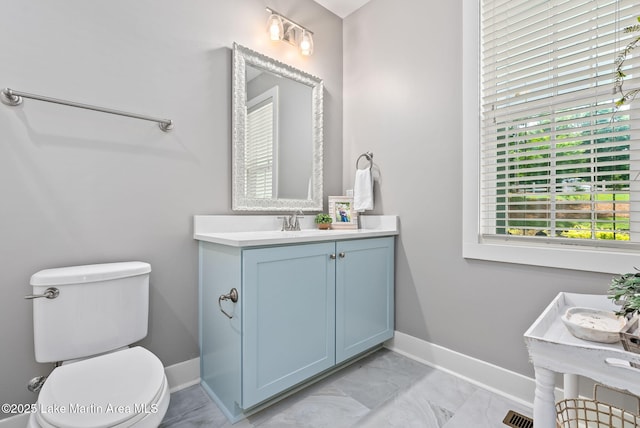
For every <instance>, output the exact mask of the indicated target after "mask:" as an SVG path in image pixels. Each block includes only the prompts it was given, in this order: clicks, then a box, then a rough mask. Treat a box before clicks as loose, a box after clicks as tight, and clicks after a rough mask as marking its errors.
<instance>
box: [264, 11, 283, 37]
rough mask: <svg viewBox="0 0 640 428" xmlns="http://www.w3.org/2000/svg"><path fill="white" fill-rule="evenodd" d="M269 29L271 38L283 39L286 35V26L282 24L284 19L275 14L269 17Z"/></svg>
mask: <svg viewBox="0 0 640 428" xmlns="http://www.w3.org/2000/svg"><path fill="white" fill-rule="evenodd" d="M267 22H268V30H269V37H270V38H271V40H282V38H283V37H284V27H283V25H282V19H281V18H280V17H279V16H278V15H275V14H272V15H271V16H270V17H269V20H268V21H267Z"/></svg>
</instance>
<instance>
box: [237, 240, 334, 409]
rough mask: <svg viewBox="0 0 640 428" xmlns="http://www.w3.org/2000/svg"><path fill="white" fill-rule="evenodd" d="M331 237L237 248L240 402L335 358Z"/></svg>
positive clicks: (279, 387)
mask: <svg viewBox="0 0 640 428" xmlns="http://www.w3.org/2000/svg"><path fill="white" fill-rule="evenodd" d="M334 252H335V244H334V243H319V244H309V245H291V246H284V247H272V248H260V249H252V250H246V251H243V276H244V278H243V283H244V286H243V288H244V292H243V296H240V298H241V300H242V305H243V306H242V314H243V326H242V327H243V347H242V364H243V379H242V386H243V390H242V397H243V401H242V406H243V407H244V408H245V409H247V408H249V407H251V406H253V405H255V404H257V403H260V402H261V401H263V400H265V399H267V398H269V397H271V396H273V395H275V394H277V393H279V392H282V391H284V390H285V389H287V388H289V387H291V386H293V385H296V384H297V383H300V382H302V381H303V380H305V379H307V378H309V377H311V376H313V375H315V374H317V373H319V372H321V371H323V370H325V369H327V368H330V367H332V366H333V365H334V364H335V287H334V282H335V262H334V260H332V259H331V257H330V256H331V254H334Z"/></svg>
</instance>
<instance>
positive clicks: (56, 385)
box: [38, 346, 165, 428]
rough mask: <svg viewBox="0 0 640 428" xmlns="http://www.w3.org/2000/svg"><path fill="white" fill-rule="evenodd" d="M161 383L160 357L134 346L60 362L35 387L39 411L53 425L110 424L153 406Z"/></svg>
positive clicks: (86, 426) (82, 427)
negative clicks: (38, 391) (42, 383)
mask: <svg viewBox="0 0 640 428" xmlns="http://www.w3.org/2000/svg"><path fill="white" fill-rule="evenodd" d="M164 382H165V375H164V367H163V366H162V363H161V362H160V360H159V359H158V358H157V357H156V356H155V355H153V354H152V353H151V352H149V351H147V350H146V349H144V348H142V347H139V346H138V347H135V348H130V349H126V350H123V351H117V352H113V353H110V354H105V355H101V356H99V357H94V358H90V359H87V360H82V361H78V362H75V363H71V364H66V365H62V366H60V367H57V368H56V369H54V370H53V372H51V375H50V376H49V377H48V378H47V380H46V382H45V383H44V386H43V387H42V390H41V391H40V396H39V397H38V410H39V412H40V415H39V416H40V417H41V418H42V419H43V420H44V422H46V423H48V424H51V425H54V426H58V427H68V428H89V427H92V428H93V427H95V428H98V427H112V426H114V425H118V424H122V423H123V422H125V421H127V420H128V419H131V418H134V417H136V416H138V415H140V414H143V415H144V414H148V413H151V412H154V411H155V410H157V409H156V408H155V406H154V404H155V401H156V400H157V399H158V396H159V395H160V393H161V392H162V388H163V386H164Z"/></svg>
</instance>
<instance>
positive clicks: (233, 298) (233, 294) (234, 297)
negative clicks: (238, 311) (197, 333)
mask: <svg viewBox="0 0 640 428" xmlns="http://www.w3.org/2000/svg"><path fill="white" fill-rule="evenodd" d="M223 300H231V301H232V302H233V303H236V302H237V301H238V290H236V289H235V288H232V289H231V291H229V294H223V295H221V296H220V297H218V307H219V308H220V312H222V313H223V314H225V315H226V316H227V318H229V319H231V318H233V315H229V314H228V313H227V311H225V310H224V309H222V301H223Z"/></svg>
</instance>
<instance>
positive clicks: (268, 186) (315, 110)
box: [232, 44, 323, 211]
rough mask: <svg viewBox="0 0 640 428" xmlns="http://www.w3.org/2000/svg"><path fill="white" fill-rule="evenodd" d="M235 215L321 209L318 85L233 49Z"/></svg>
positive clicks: (285, 67)
mask: <svg viewBox="0 0 640 428" xmlns="http://www.w3.org/2000/svg"><path fill="white" fill-rule="evenodd" d="M233 65H234V70H233V165H232V166H233V177H232V178H233V180H232V193H233V201H232V208H233V209H234V210H261V211H267V210H274V211H282V210H309V211H310V210H314V211H319V210H322V192H323V190H322V91H323V85H322V81H321V80H320V79H318V78H316V77H314V76H311V75H309V74H307V73H304V72H302V71H300V70H297V69H295V68H293V67H291V66H289V65H286V64H283V63H281V62H279V61H276V60H274V59H271V58H268V57H266V56H264V55H261V54H259V53H257V52H254V51H251V50H250V49H247V48H245V47H243V46H240V45H237V44H234V46H233Z"/></svg>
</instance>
